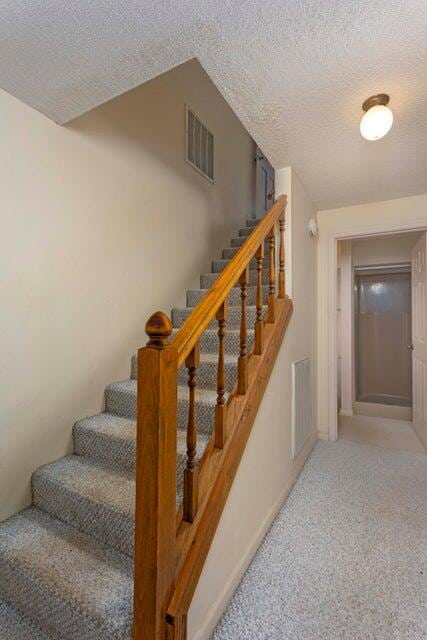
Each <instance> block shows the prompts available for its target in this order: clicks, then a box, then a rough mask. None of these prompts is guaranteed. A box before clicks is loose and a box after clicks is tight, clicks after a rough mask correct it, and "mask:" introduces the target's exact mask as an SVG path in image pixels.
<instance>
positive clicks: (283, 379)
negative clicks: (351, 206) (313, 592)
mask: <svg viewBox="0 0 427 640" xmlns="http://www.w3.org/2000/svg"><path fill="white" fill-rule="evenodd" d="M277 186H278V187H279V189H278V191H277V192H278V193H280V192H282V188H284V187H286V191H287V194H288V196H290V197H289V207H288V220H287V233H288V234H291V235H292V238H291V244H292V287H293V301H294V305H295V310H294V314H293V317H292V319H291V322H290V325H289V328H288V332H287V334H286V336H285V340H284V342H283V344H282V347H281V350H280V352H279V355H278V358H277V361H276V364H275V367H274V370H273V373H272V376H271V378H270V382H269V385H268V387H267V390H266V393H265V395H264V398H263V400H262V404H261V407H260V410H259V412H258V415H257V418H256V421H255V424H254V427H253V430H252V433H251V436H250V439H249V442H248V444H247V447H246V450H245V453H244V455H243V458H242V461H241V463H240V467H239V470H238V472H237V476H236V479H235V481H234V484H233V486H232V489H231V493H230V496H229V499H228V501H227V504H226V507H225V510H224V512H223V515H222V518H221V522H220V525H219V528H218V531H217V534H216V536H215V539H214V542H213V545H212V547H211V550H210V552H209V555H208V558H207V562H206V565H205V567H204V569H203V572H202V575H201V578H200V582H199V585H198V587H197V590H196V593H195V597H194V600H193V603H192V605H191V608H190V611H189V620H188V623H189V634H188V637H189V640H205V639H206V640H207V638H209V636H210V633H211V631H212V629H213V628H214V626H215V624H216V622H217V621H218V618H219V616H220V615H221V614H222V611H223V609H224V606H225V605H226V603H227V601H228V600H229V598H230V597H231V595H232V593H233V591H234V589H235V588H236V586H237V584H238V583H239V581H240V578H241V576H242V574H243V572H244V571H245V569H246V567H247V566H248V564H249V562H250V560H251V559H252V557H253V554H254V553H255V551H256V548H257V546H258V544H259V543H260V542H261V540H262V538H263V536H264V535H265V533H266V531H267V529H268V527H269V525H270V524H271V522H272V520H273V519H274V517H275V515H276V513H277V511H278V509H279V508H280V507H281V505H282V504H283V501H284V499H285V498H286V496H287V494H288V492H289V490H290V488H291V487H292V484H293V482H294V480H295V478H296V476H297V474H298V472H299V470H300V468H301V466H302V464H303V462H304V460H305V458H306V456H307V455H308V452H309V451H310V449H311V447H312V446H313V444H314V442H315V440H316V438H317V434H316V421H315V419H313V431H312V435H311V437H310V439H309V440H308V441H307V443H306V446H305V449H304V450H303V451H302V452H301V454H300V455H299V457H298V458H297V459H296V460H294V461H293V460H292V457H291V364H292V362H293V361H295V360H299V359H302V358H306V357H311V358H313V364H314V369H315V365H316V363H315V360H316V276H315V274H316V241H315V240H312V239H311V238H310V237H309V235H308V232H307V221H308V219H309V218H310V217H311V216H314V215H315V209H314V207H313V205H312V203H311V202H310V200H309V199H308V197H307V196H306V194H305V192H304V189H303V187H302V185H301V183H300V181H299V179H298V177H297V176H296V174H295V172H291V171H290V169H287V170H283V172H282V173H281V172H278V175H277V179H276V188H277ZM290 230H291V231H290ZM314 381H315V379H314ZM312 401H313V416H315V415H316V413H315V412H316V406H315V402H316V393H315V384H313V398H312Z"/></svg>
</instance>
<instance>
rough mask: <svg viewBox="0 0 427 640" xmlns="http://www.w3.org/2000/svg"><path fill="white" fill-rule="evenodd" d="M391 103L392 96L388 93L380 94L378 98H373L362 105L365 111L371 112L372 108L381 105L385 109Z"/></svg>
mask: <svg viewBox="0 0 427 640" xmlns="http://www.w3.org/2000/svg"><path fill="white" fill-rule="evenodd" d="M389 102H390V96H388V95H387V94H386V93H379V94H378V95H376V96H371V97H370V98H368V99H367V100H365V102H364V103H363V104H362V109H363V111H369V109H371V107H375V106H376V105H377V104H381V105H383V106H384V107H385V106H387V105H388V103H389Z"/></svg>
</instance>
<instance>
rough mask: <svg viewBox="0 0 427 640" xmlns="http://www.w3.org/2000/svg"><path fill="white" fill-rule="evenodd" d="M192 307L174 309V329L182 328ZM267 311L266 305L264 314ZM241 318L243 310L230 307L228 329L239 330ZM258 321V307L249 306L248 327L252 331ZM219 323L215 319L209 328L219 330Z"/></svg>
mask: <svg viewBox="0 0 427 640" xmlns="http://www.w3.org/2000/svg"><path fill="white" fill-rule="evenodd" d="M192 311H193V309H192V307H187V308H186V309H176V308H174V309H172V325H173V326H174V327H180V326H181V325H182V323H183V322H184V320H186V319H187V318H188V316H189V315H190V314H191V313H192ZM266 311H267V307H266V305H264V306H263V313H264V314H265V312H266ZM240 317H241V310H240V307H229V309H228V317H227V324H226V326H227V327H233V328H235V329H236V328H238V327H239V326H240ZM255 320H256V306H255V305H248V306H247V307H246V322H247V325H248V327H250V328H251V329H252V328H253V327H254V326H255ZM217 325H218V323H217V321H216V320H215V319H213V320H212V322H211V323H210V324H209V328H211V329H213V328H217Z"/></svg>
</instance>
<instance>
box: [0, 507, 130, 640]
mask: <svg viewBox="0 0 427 640" xmlns="http://www.w3.org/2000/svg"><path fill="white" fill-rule="evenodd" d="M0 574H1V577H2V579H1V581H0V597H1V599H2V600H5V601H6V602H13V603H14V606H15V607H16V609H18V610H19V611H20V612H22V614H23V616H25V617H26V618H27V619H28V620H30V621H31V622H32V623H33V624H35V625H36V627H38V628H41V629H43V630H44V631H45V633H46V635H47V636H48V637H49V640H125V639H126V640H127V639H128V638H130V637H131V627H132V590H133V561H132V559H131V558H129V557H128V556H127V555H125V554H122V553H119V552H118V551H116V550H115V549H111V548H110V547H108V546H106V545H102V544H100V543H98V542H96V540H94V539H93V538H91V537H90V536H87V535H85V534H82V533H79V532H78V531H77V530H76V529H75V528H74V527H70V526H69V525H66V524H64V523H62V522H60V521H59V520H56V519H54V518H52V517H50V516H49V515H48V514H46V513H43V512H42V511H40V510H39V509H37V508H34V507H32V508H30V509H27V510H25V511H23V512H22V513H20V514H18V515H17V516H14V517H12V518H10V519H9V520H7V521H6V522H4V523H3V524H2V526H1V527H0ZM6 637H8V636H5V638H6ZM24 638H25V636H24ZM33 640H35V638H34V639H33Z"/></svg>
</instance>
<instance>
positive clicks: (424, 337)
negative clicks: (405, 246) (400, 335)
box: [411, 233, 427, 446]
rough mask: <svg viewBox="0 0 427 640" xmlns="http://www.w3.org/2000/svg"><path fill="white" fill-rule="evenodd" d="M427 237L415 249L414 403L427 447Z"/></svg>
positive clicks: (419, 430) (416, 425)
mask: <svg viewBox="0 0 427 640" xmlns="http://www.w3.org/2000/svg"><path fill="white" fill-rule="evenodd" d="M426 258H427V234H426V233H423V235H422V236H421V238H420V239H419V240H418V242H417V244H416V245H415V247H414V248H413V249H412V345H411V346H412V349H413V351H412V402H413V422H414V428H415V430H416V432H417V433H418V435H419V437H420V439H421V440H422V442H423V444H424V446H427V267H426Z"/></svg>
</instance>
